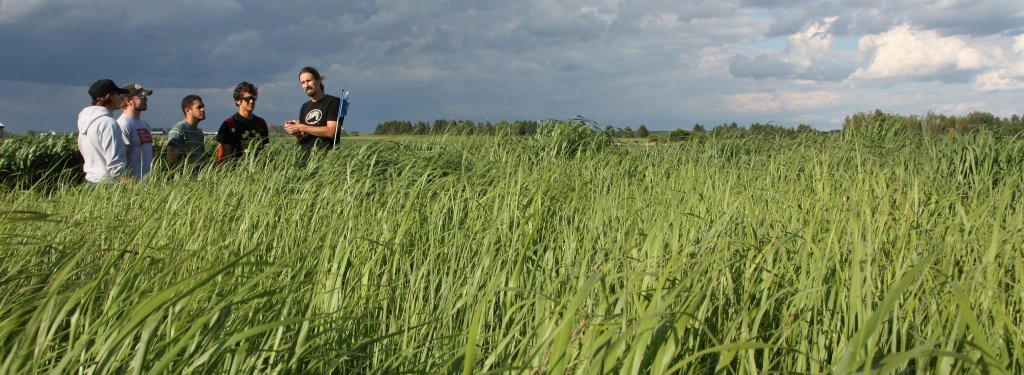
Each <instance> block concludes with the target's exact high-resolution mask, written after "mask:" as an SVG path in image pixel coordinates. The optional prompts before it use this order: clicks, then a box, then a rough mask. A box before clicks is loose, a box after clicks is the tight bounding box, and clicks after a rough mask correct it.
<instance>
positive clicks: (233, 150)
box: [216, 82, 270, 164]
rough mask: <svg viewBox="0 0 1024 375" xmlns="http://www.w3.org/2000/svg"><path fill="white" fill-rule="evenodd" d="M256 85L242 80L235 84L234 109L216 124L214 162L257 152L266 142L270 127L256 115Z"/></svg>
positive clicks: (218, 162)
mask: <svg viewBox="0 0 1024 375" xmlns="http://www.w3.org/2000/svg"><path fill="white" fill-rule="evenodd" d="M257 94H258V93H257V90H256V86H254V85H253V84H251V83H249V82H242V83H239V84H238V85H237V86H235V91H234V98H235V106H237V107H238V113H235V114H234V115H231V117H228V118H227V120H224V122H223V123H221V124H220V129H219V130H218V131H217V138H216V140H217V142H218V143H220V146H218V148H217V164H224V163H226V162H227V161H229V160H231V159H234V158H239V157H242V156H244V155H254V154H257V153H259V151H260V150H262V149H263V147H264V146H266V145H267V144H269V143H270V131H269V129H267V122H266V121H265V120H263V118H262V117H259V116H256V115H255V114H254V113H253V111H254V110H255V109H256V98H257V96H256V95H257Z"/></svg>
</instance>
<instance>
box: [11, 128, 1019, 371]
mask: <svg viewBox="0 0 1024 375" xmlns="http://www.w3.org/2000/svg"><path fill="white" fill-rule="evenodd" d="M556 133H557V132H556ZM275 147H276V148H275V149H272V150H269V152H268V153H266V154H265V155H263V157H262V158H261V159H259V160H255V161H250V162H246V163H239V164H238V165H235V166H234V167H232V168H224V169H220V170H208V171H206V172H204V174H202V175H200V176H198V177H197V178H189V179H180V180H171V181H165V180H166V178H162V177H161V176H159V175H158V176H156V177H157V178H156V179H155V181H150V182H149V183H146V184H142V185H140V186H137V187H136V188H134V189H126V188H120V187H115V188H107V189H101V190H99V191H86V190H84V189H82V188H80V187H65V188H58V189H54V190H53V191H52V192H49V193H45V194H44V193H41V192H33V191H8V192H6V193H3V195H2V196H0V203H2V207H4V208H3V209H2V211H0V345H2V347H0V353H2V357H0V373H43V372H47V373H73V372H74V373H95V374H108V373H186V372H188V373H239V374H250V373H286V372H287V373H396V372H426V373H474V374H478V373H488V372H492V373H502V372H511V373H552V374H561V373H567V372H568V373H711V372H724V373H760V372H785V373H826V372H835V373H851V372H857V371H879V372H883V373H886V372H896V371H906V372H908V373H949V372H952V373H977V372H992V373H1000V372H1006V373H1021V372H1024V358H1022V356H1021V353H1020V351H1021V350H1022V349H1021V348H1022V346H1024V335H1022V333H1021V328H1020V327H1021V326H1022V318H1024V312H1022V308H1024V305H1022V299H1024V288H1022V286H1021V278H1022V272H1024V257H1022V253H1024V252H1022V250H1024V249H1022V242H1024V214H1022V210H1021V192H1022V187H1024V178H1022V174H1021V170H1022V158H1024V142H1021V141H1019V140H1004V141H999V140H996V139H994V138H993V137H991V136H986V135H984V134H982V135H975V136H969V137H963V138H922V137H907V138H893V139H878V138H872V137H870V136H857V137H854V136H846V137H844V136H842V135H828V136H825V135H813V136H807V137H801V138H789V139H760V138H700V139H692V140H689V141H687V142H685V143H681V144H671V145H658V146H652V147H644V146H628V147H618V148H616V147H613V146H608V145H607V144H606V143H604V141H602V140H595V141H594V142H593V143H590V140H587V139H583V140H580V139H577V138H573V136H572V134H569V135H566V134H551V133H548V134H546V135H543V136H538V137H535V138H530V139H507V138H501V137H498V138H489V137H488V138H472V137H470V138H454V139H435V140H433V141H431V142H400V143H399V142H367V143H359V144H355V145H352V146H351V147H346V148H344V149H342V150H339V151H335V152H332V153H330V154H321V155H316V156H315V157H314V158H313V159H312V160H310V162H309V166H308V167H307V168H305V169H302V168H298V167H296V159H295V155H294V153H293V152H292V151H293V150H291V149H290V148H289V147H285V146H284V145H275Z"/></svg>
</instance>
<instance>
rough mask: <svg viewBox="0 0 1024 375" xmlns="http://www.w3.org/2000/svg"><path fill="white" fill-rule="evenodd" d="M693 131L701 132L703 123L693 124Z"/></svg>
mask: <svg viewBox="0 0 1024 375" xmlns="http://www.w3.org/2000/svg"><path fill="white" fill-rule="evenodd" d="M693 132H694V133H703V132H704V125H701V124H694V125H693Z"/></svg>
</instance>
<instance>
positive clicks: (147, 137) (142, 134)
mask: <svg viewBox="0 0 1024 375" xmlns="http://www.w3.org/2000/svg"><path fill="white" fill-rule="evenodd" d="M135 131H137V132H138V133H139V144H141V145H147V144H152V143H153V133H150V132H149V129H146V128H138V129H135Z"/></svg>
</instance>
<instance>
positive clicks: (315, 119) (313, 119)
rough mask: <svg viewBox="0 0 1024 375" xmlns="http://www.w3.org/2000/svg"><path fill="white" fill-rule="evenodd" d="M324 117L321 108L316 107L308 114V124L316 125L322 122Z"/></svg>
mask: <svg viewBox="0 0 1024 375" xmlns="http://www.w3.org/2000/svg"><path fill="white" fill-rule="evenodd" d="M323 117H324V113H323V112H320V110H319V109H314V110H312V111H309V113H307V114H306V124H309V125H314V124H320V119H321V118H323Z"/></svg>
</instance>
